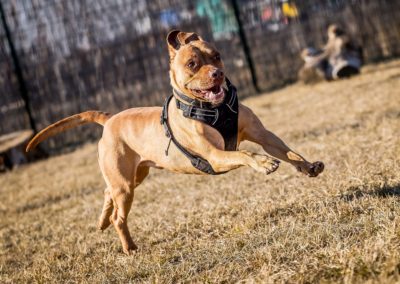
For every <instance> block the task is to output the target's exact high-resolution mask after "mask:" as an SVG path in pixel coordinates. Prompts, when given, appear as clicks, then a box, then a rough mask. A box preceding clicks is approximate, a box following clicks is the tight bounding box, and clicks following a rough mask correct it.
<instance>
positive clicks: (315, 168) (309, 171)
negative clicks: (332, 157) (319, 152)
mask: <svg viewBox="0 0 400 284" xmlns="http://www.w3.org/2000/svg"><path fill="white" fill-rule="evenodd" d="M324 168H325V165H324V163H323V162H320V161H317V162H314V163H308V162H307V163H306V164H304V165H302V166H299V167H298V168H297V169H298V170H299V171H300V172H302V173H304V174H306V175H308V176H309V177H317V176H318V175H319V174H320V173H322V172H323V171H324Z"/></svg>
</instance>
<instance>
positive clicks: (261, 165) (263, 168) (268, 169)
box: [253, 154, 280, 175]
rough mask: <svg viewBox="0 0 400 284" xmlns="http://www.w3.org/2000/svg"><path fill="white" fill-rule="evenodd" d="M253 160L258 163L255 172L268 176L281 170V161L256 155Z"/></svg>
mask: <svg viewBox="0 0 400 284" xmlns="http://www.w3.org/2000/svg"><path fill="white" fill-rule="evenodd" d="M253 158H254V159H255V160H256V162H257V167H256V168H255V170H257V171H259V172H261V173H265V174H267V175H269V174H271V173H273V172H275V171H276V170H277V169H278V168H279V164H280V161H279V160H276V159H273V158H271V157H268V156H265V155H258V154H255V155H254V156H253Z"/></svg>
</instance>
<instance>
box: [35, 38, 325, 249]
mask: <svg viewBox="0 0 400 284" xmlns="http://www.w3.org/2000/svg"><path fill="white" fill-rule="evenodd" d="M167 43H168V49H169V55H170V78H171V85H172V86H173V88H175V89H176V90H179V91H180V92H182V93H183V94H185V95H186V96H188V97H190V98H196V99H197V100H200V101H206V102H210V103H212V104H213V105H218V104H219V103H220V102H221V101H223V99H224V95H225V94H224V92H223V91H221V90H222V87H221V85H222V84H223V82H224V78H225V75H224V65H223V63H222V60H221V58H220V54H219V52H218V51H217V50H216V48H215V47H214V46H212V45H211V44H210V43H208V42H206V41H203V40H202V39H201V38H200V37H199V36H198V35H196V34H194V33H185V32H180V31H172V32H170V33H169V35H168V37H167ZM176 99H177V98H176V97H174V98H173V100H176ZM161 112H162V108H161V107H143V108H132V109H128V110H125V111H122V112H120V113H118V114H116V115H113V116H111V115H109V114H106V113H103V112H98V111H87V112H83V113H80V114H76V115H73V116H71V117H68V118H65V119H63V120H61V121H58V122H56V123H55V124H52V125H50V126H49V127H47V128H46V129H44V130H42V131H41V132H40V133H39V134H37V135H36V136H35V137H34V138H33V139H32V140H31V142H30V143H29V145H28V147H27V151H29V150H30V149H32V148H34V147H35V146H36V145H37V144H38V143H40V142H41V141H43V140H45V139H46V138H48V137H50V136H53V135H55V134H57V133H60V132H62V131H64V130H66V129H69V128H72V127H76V126H78V125H81V124H86V123H90V122H95V123H98V124H100V125H103V126H104V131H103V136H102V138H101V139H100V141H99V145H98V146H99V147H98V148H99V149H98V150H99V165H100V169H101V172H102V174H103V176H104V179H105V182H106V184H107V188H106V189H105V200H104V206H103V211H102V213H101V216H100V219H99V229H101V230H104V229H106V228H107V227H108V226H109V225H110V224H113V225H114V227H115V230H116V231H117V233H118V235H119V238H120V240H121V242H122V247H123V251H124V252H125V253H126V254H131V253H132V252H133V251H134V250H135V249H136V248H137V247H136V245H135V243H134V242H133V240H132V238H131V236H130V233H129V229H128V225H127V224H128V223H127V218H128V214H129V211H130V209H131V204H132V201H133V195H134V189H135V187H137V186H138V185H139V184H140V183H141V182H142V181H143V180H144V179H145V177H146V176H147V175H148V173H149V168H150V167H155V168H161V169H168V170H170V171H173V172H178V173H187V174H204V173H203V172H201V171H199V170H197V169H196V168H194V167H193V166H192V164H191V163H190V161H189V160H188V158H187V157H185V156H184V155H183V154H182V152H180V151H179V150H178V149H177V148H176V147H175V146H174V145H171V147H170V150H169V154H168V155H166V154H165V152H164V151H165V149H166V147H167V145H168V143H169V142H170V141H169V139H168V138H167V137H166V136H165V132H164V129H163V126H162V125H161V124H160V116H161ZM168 115H169V124H170V127H171V129H172V130H173V132H174V135H175V137H176V139H177V140H178V141H179V142H180V143H181V144H182V145H183V146H184V147H185V148H186V149H189V150H190V151H191V152H192V153H194V154H196V155H199V156H201V157H202V158H204V159H206V160H208V162H209V163H210V164H211V165H212V168H213V169H214V170H215V171H216V172H225V171H230V170H233V169H236V168H239V167H241V166H249V167H251V168H253V169H254V170H256V171H258V172H261V173H264V174H269V173H271V172H273V171H275V170H276V169H277V168H278V165H279V161H277V160H275V159H272V158H270V157H268V156H266V155H260V154H255V153H250V152H248V151H224V140H223V139H222V137H221V135H220V133H219V132H218V131H217V130H215V129H214V128H212V127H210V126H208V125H206V124H204V123H201V122H199V121H195V120H192V119H188V118H185V117H184V116H183V115H182V111H181V110H179V109H178V108H177V107H176V104H175V103H174V102H172V103H170V104H169V107H168ZM244 140H248V141H252V142H255V143H257V144H260V145H261V146H262V147H263V148H264V150H265V151H266V152H268V153H269V154H271V155H272V156H274V157H276V158H278V159H280V160H283V161H286V162H288V163H290V164H292V165H293V166H294V167H295V168H296V169H297V170H299V171H301V172H302V173H304V174H306V175H308V176H311V177H315V176H317V175H318V174H319V173H321V172H322V171H323V169H324V165H323V163H322V162H315V163H310V162H307V161H306V160H305V159H304V158H303V157H301V156H300V155H299V154H297V153H295V152H293V151H292V150H290V149H289V147H288V146H286V145H285V143H284V142H282V140H281V139H279V138H278V137H277V136H275V135H274V134H273V133H271V132H269V131H268V130H266V129H265V128H264V127H263V125H262V124H261V122H260V120H259V119H258V118H257V117H256V116H255V114H254V113H253V112H252V111H251V110H250V109H249V108H247V107H246V106H243V105H241V104H239V118H238V141H237V142H238V145H239V143H240V142H241V141H244Z"/></svg>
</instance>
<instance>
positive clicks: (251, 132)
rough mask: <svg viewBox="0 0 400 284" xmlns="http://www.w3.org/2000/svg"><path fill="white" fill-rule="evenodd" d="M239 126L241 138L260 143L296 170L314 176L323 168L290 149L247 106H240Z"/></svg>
mask: <svg viewBox="0 0 400 284" xmlns="http://www.w3.org/2000/svg"><path fill="white" fill-rule="evenodd" d="M239 113H240V117H239V127H240V126H241V127H240V128H241V129H242V131H243V135H242V137H243V139H244V140H249V141H252V142H255V143H257V144H259V145H261V146H262V147H263V149H264V151H266V152H267V153H268V154H270V155H272V156H274V157H276V158H278V159H280V160H283V161H285V162H288V163H290V164H292V165H293V166H294V167H295V168H296V169H297V170H298V171H300V172H302V173H304V174H306V175H308V176H310V177H316V176H318V175H319V174H320V173H321V172H322V171H323V170H324V164H323V163H322V162H319V161H318V162H314V163H310V162H308V161H307V160H306V159H304V158H303V157H302V156H301V155H299V154H297V153H296V152H294V151H292V150H291V149H290V148H289V147H288V146H287V145H286V144H285V143H284V142H283V141H282V140H281V139H280V138H279V137H277V136H276V135H275V134H273V133H272V132H270V131H268V130H267V129H265V127H264V126H263V125H262V123H261V121H260V120H259V119H258V117H257V116H256V115H255V114H254V113H253V112H252V111H251V110H250V109H249V108H248V107H245V106H243V105H241V106H240V112H239Z"/></svg>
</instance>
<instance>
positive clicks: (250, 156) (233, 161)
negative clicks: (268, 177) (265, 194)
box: [203, 147, 279, 174]
mask: <svg viewBox="0 0 400 284" xmlns="http://www.w3.org/2000/svg"><path fill="white" fill-rule="evenodd" d="M203 157H204V158H205V159H206V160H207V161H208V162H209V163H210V164H211V166H212V168H213V169H214V171H215V172H217V173H218V172H227V171H230V170H233V169H236V168H239V167H242V166H249V167H251V168H253V169H254V170H256V171H258V172H261V173H264V174H270V173H272V172H274V171H276V169H277V168H278V167H279V161H278V160H275V159H273V158H271V157H268V156H266V155H260V154H255V153H251V152H248V151H222V150H219V149H217V148H214V147H209V148H208V151H207V154H204V155H203Z"/></svg>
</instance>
